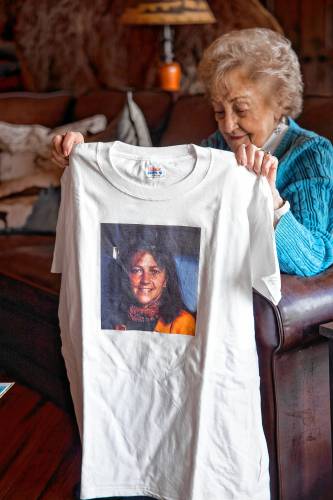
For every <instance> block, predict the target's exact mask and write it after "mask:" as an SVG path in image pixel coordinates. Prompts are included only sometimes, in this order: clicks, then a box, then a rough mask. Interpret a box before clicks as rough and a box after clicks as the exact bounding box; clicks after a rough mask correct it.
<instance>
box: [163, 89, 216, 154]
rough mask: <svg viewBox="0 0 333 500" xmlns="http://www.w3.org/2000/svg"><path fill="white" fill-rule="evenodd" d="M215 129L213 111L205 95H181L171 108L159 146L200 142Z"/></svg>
mask: <svg viewBox="0 0 333 500" xmlns="http://www.w3.org/2000/svg"><path fill="white" fill-rule="evenodd" d="M215 130H216V121H215V118H214V113H213V110H212V108H211V106H210V104H209V102H208V101H207V99H206V97H204V96H202V95H195V96H182V97H180V98H179V99H178V100H177V102H176V103H175V105H174V107H173V109H172V113H171V116H170V120H169V123H168V126H167V128H166V131H165V132H164V134H163V137H162V141H161V146H172V145H176V144H189V143H194V144H200V143H201V141H202V140H203V139H205V138H206V137H208V136H209V135H210V134H212V133H213V132H214V131H215Z"/></svg>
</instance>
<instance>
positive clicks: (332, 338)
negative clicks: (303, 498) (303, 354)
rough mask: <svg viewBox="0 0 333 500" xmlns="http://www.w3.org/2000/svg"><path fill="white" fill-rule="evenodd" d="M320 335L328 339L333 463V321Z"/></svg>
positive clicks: (327, 324)
mask: <svg viewBox="0 0 333 500" xmlns="http://www.w3.org/2000/svg"><path fill="white" fill-rule="evenodd" d="M319 334H320V335H322V336H323V337H326V338H327V339H328V345H329V372H330V408H331V447H332V462H333V321H331V322H330V323H324V324H322V325H320V326H319Z"/></svg>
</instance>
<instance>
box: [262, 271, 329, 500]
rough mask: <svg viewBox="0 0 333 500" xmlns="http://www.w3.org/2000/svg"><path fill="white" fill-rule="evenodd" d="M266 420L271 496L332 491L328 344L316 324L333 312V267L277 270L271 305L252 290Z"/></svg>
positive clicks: (307, 497) (293, 498) (287, 499)
mask: <svg viewBox="0 0 333 500" xmlns="http://www.w3.org/2000/svg"><path fill="white" fill-rule="evenodd" d="M254 314H255V325H256V341H257V350H258V355H259V366H260V375H261V396H262V415H263V425H264V430H265V434H266V439H267V443H268V449H269V455H270V477H271V499H272V500H276V499H283V500H298V499H302V500H314V499H316V500H319V499H320V500H326V499H327V500H329V499H331V498H332V495H333V493H332V492H333V475H332V447H331V417H330V380H329V379H330V376H329V349H328V342H327V340H326V339H324V338H323V337H321V336H320V335H319V325H320V324H322V323H327V322H328V321H331V320H332V318H333V267H332V268H330V269H328V270H327V271H325V272H323V273H321V274H319V275H317V276H314V277H311V278H303V277H297V276H289V275H282V300H281V301H280V303H279V305H278V306H277V307H276V306H274V305H273V304H271V303H270V302H269V301H268V300H267V299H266V298H265V297H263V296H261V295H260V294H259V293H257V292H254Z"/></svg>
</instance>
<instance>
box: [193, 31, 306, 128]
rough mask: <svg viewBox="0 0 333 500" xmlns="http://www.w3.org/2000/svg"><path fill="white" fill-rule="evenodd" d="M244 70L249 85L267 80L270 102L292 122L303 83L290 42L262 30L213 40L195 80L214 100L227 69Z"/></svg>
mask: <svg viewBox="0 0 333 500" xmlns="http://www.w3.org/2000/svg"><path fill="white" fill-rule="evenodd" d="M237 67H240V68H244V69H245V70H246V71H247V74H248V77H249V79H250V80H252V81H258V80H260V79H262V78H265V79H267V78H270V79H271V82H272V85H273V94H272V99H275V100H276V102H277V103H278V105H279V106H280V108H281V111H282V114H283V115H285V116H291V117H292V118H296V117H297V116H298V115H299V114H300V113H301V111H302V104H303V81H302V75H301V70H300V65H299V61H298V57H297V55H296V53H295V52H294V50H293V49H292V48H291V43H290V41H289V40H288V39H287V38H285V37H284V36H282V35H281V34H280V33H276V32H275V31H272V30H270V29H266V28H249V29H243V30H237V31H236V30H235V31H231V32H229V33H226V34H225V35H222V36H220V37H219V38H217V39H216V40H215V41H214V42H213V43H212V44H211V45H210V46H209V47H208V48H207V49H206V50H205V52H204V54H203V58H202V60H201V62H200V65H199V77H200V79H201V80H202V82H203V84H204V85H205V88H206V92H207V93H208V95H209V96H210V97H215V98H216V96H218V94H219V91H221V89H222V88H223V86H225V81H226V80H225V77H226V75H227V73H228V71H230V70H231V69H234V68H237Z"/></svg>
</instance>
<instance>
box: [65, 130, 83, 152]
mask: <svg viewBox="0 0 333 500" xmlns="http://www.w3.org/2000/svg"><path fill="white" fill-rule="evenodd" d="M82 142H84V137H83V135H82V134H81V133H80V132H67V133H66V134H65V136H64V139H63V142H62V150H63V152H64V155H65V156H69V155H70V154H71V152H72V149H73V146H74V144H80V143H82Z"/></svg>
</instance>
